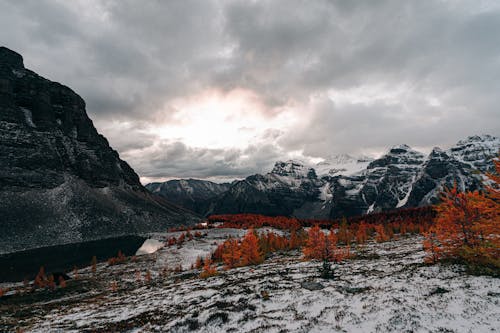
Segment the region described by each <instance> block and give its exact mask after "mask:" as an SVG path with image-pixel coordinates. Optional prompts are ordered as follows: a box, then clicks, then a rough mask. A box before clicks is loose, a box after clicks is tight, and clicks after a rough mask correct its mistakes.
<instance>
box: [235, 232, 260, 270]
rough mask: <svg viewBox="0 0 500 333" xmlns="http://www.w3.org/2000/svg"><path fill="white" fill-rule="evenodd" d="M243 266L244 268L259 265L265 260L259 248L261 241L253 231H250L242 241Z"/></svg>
mask: <svg viewBox="0 0 500 333" xmlns="http://www.w3.org/2000/svg"><path fill="white" fill-rule="evenodd" d="M241 255H242V258H241V264H242V265H243V266H248V265H258V264H260V263H262V261H263V260H264V258H263V255H262V252H261V250H260V248H259V240H258V238H257V236H256V235H255V232H254V230H253V229H249V230H248V232H247V233H246V235H245V237H244V238H243V240H242V241H241Z"/></svg>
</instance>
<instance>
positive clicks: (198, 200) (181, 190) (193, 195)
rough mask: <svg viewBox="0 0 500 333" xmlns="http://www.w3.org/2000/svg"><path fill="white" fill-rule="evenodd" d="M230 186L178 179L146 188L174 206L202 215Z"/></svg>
mask: <svg viewBox="0 0 500 333" xmlns="http://www.w3.org/2000/svg"><path fill="white" fill-rule="evenodd" d="M230 185H231V184H228V183H223V184H217V183H214V182H210V181H207V180H199V179H180V180H169V181H166V182H164V183H151V184H147V185H146V188H147V189H148V190H149V191H151V192H152V193H155V194H158V195H160V196H162V197H165V198H168V200H169V201H170V202H172V203H174V204H177V205H179V206H182V207H185V208H188V209H190V210H192V211H194V212H197V213H199V214H204V213H205V212H206V211H207V210H209V209H210V207H211V204H212V201H213V200H214V199H215V198H217V196H219V195H221V194H222V193H224V192H226V191H227V190H229V187H230Z"/></svg>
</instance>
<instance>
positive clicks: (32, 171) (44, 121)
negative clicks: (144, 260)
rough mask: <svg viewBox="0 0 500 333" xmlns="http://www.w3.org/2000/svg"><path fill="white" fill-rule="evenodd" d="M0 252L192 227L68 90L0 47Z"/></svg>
mask: <svg viewBox="0 0 500 333" xmlns="http://www.w3.org/2000/svg"><path fill="white" fill-rule="evenodd" d="M0 216H2V218H1V219H0V230H1V233H2V237H0V252H8V251H13V250H18V249H25V248H32V247H39V246H45V245H55V244H62V243H69V242H77V241H82V240H90V239H97V238H105V237H109V236H116V235H122V234H132V233H140V232H147V231H155V230H163V229H164V228H166V227H168V226H170V225H177V224H184V223H193V222H194V221H195V220H196V218H195V217H194V216H193V215H192V214H190V213H189V212H187V211H185V210H184V209H181V208H179V207H177V206H174V205H172V204H170V203H168V202H167V201H165V200H164V199H162V198H159V197H157V196H154V195H152V194H151V193H149V192H148V191H147V190H146V189H145V188H144V187H143V186H142V185H141V184H140V182H139V177H138V176H137V174H136V173H135V172H134V170H132V168H131V167H130V166H129V165H128V164H127V163H126V162H124V161H122V160H121V159H120V158H119V156H118V153H117V152H116V151H115V150H113V149H112V148H111V147H110V146H109V144H108V141H107V140H106V138H104V137H103V136H102V135H100V134H99V133H98V132H97V130H96V129H95V127H94V126H93V123H92V121H91V120H90V119H89V117H88V116H87V113H86V111H85V102H84V101H83V99H82V98H81V97H80V96H78V95H77V94H76V93H75V92H73V91H72V90H71V89H70V88H68V87H65V86H63V85H61V84H59V83H56V82H52V81H49V80H47V79H44V78H42V77H40V76H39V75H37V74H36V73H34V72H32V71H30V70H28V69H26V68H24V65H23V59H22V57H21V55H19V54H17V53H15V52H13V51H11V50H9V49H7V48H4V47H0Z"/></svg>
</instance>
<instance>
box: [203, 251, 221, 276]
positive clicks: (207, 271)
mask: <svg viewBox="0 0 500 333" xmlns="http://www.w3.org/2000/svg"><path fill="white" fill-rule="evenodd" d="M217 274H218V273H217V269H216V268H215V266H214V265H213V263H212V259H211V258H210V256H207V257H206V258H205V263H204V265H203V270H202V271H201V273H200V278H202V279H206V278H209V277H211V276H215V275H217Z"/></svg>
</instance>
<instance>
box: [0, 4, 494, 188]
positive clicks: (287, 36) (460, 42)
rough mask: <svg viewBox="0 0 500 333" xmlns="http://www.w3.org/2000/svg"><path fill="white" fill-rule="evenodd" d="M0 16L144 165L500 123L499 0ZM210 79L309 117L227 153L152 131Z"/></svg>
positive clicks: (203, 173)
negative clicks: (178, 100)
mask: <svg viewBox="0 0 500 333" xmlns="http://www.w3.org/2000/svg"><path fill="white" fill-rule="evenodd" d="M0 22H2V23H1V24H2V29H0V41H1V43H2V44H4V45H6V46H7V47H10V48H12V49H14V50H16V51H18V52H20V53H22V54H23V56H24V58H25V64H26V65H27V67H29V68H31V69H33V70H35V71H36V72H38V73H40V74H41V75H44V76H46V77H48V78H51V79H53V80H56V81H60V82H62V83H64V84H66V85H68V86H70V87H72V88H73V89H74V90H75V91H77V92H78V93H79V94H81V95H82V97H84V99H85V100H86V102H87V109H88V112H89V114H90V116H91V117H92V119H94V120H95V123H96V124H97V127H98V129H99V130H100V131H101V132H102V133H103V134H104V135H106V136H107V137H108V138H109V140H110V143H111V144H112V145H113V146H114V147H116V148H117V149H118V150H119V152H120V153H121V155H122V156H123V157H124V158H126V159H127V160H128V161H129V162H130V163H131V165H132V166H133V167H134V168H135V169H136V171H137V172H138V173H139V174H140V175H141V176H145V177H155V178H161V177H189V176H191V177H215V178H217V177H219V178H224V177H226V178H231V177H242V176H244V175H247V174H249V173H254V172H262V171H265V170H266V169H267V168H269V167H270V166H271V165H272V162H273V161H274V160H275V159H279V158H283V157H284V156H286V155H287V153H289V152H291V151H303V154H304V155H305V156H310V157H324V156H327V155H330V154H332V153H337V152H370V151H383V150H384V149H386V148H387V147H388V146H390V145H393V144H397V143H402V142H405V143H408V144H410V145H414V146H417V147H423V148H426V147H430V146H435V145H441V146H445V147H446V146H449V145H451V144H453V143H454V142H456V141H457V140H459V139H461V138H463V137H465V136H467V135H472V134H477V133H490V134H493V135H498V134H499V133H500V121H499V117H498V105H499V102H500V101H499V99H500V98H499V95H498V91H500V58H499V54H500V35H499V34H498V33H497V31H500V6H499V5H498V3H497V2H495V1H486V0H485V1H474V2H470V1H453V2H448V1H398V0H387V1H377V2H373V1H368V0H367V1H355V2H353V1H326V0H325V1H315V2H305V1H300V0H286V1H285V0H281V1H272V2H271V1H168V2H167V1H164V2H161V1H148V2H142V1H141V2H139V1H133V0H120V1H118V0H102V1H99V0H93V1H71V2H68V1H58V0H32V1H29V0H26V1H15V0H10V1H9V0H6V1H2V2H0ZM209 88H212V89H219V90H221V91H231V90H233V89H246V90H249V91H252V92H254V93H255V94H256V95H257V96H259V98H260V99H261V100H262V102H263V103H264V104H265V107H266V108H265V110H263V111H264V112H265V113H266V114H267V115H268V117H270V118H274V117H277V116H279V115H280V113H286V112H289V111H287V110H288V109H287V108H286V107H284V106H290V105H292V106H294V107H295V108H296V109H300V110H302V111H301V113H300V116H301V117H302V118H303V120H302V121H301V122H300V123H299V124H298V125H296V126H295V127H293V128H289V129H286V130H285V129H283V128H270V129H268V130H267V131H266V132H265V134H264V135H260V136H259V137H258V138H256V140H254V141H252V142H249V143H248V144H247V145H246V146H244V147H242V146H235V147H229V148H225V149H214V148H210V147H190V146H188V145H187V144H186V143H184V142H181V141H178V140H176V139H175V138H170V139H165V138H163V139H160V138H159V136H158V134H157V133H147V128H148V125H151V124H155V123H158V122H163V123H166V124H168V123H169V122H173V121H175V115H176V113H177V110H176V109H175V108H174V107H173V106H172V101H173V100H174V99H176V98H185V97H189V96H193V95H196V94H197V93H199V92H202V91H204V90H206V89H209ZM285 116H286V114H285ZM116 123H122V127H113V126H114V125H113V124H116ZM123 124H126V126H125V125H123ZM123 126H125V129H126V131H127V134H128V135H127V136H123V135H120V133H122V131H123ZM242 130H248V131H251V130H253V129H251V128H248V129H247V128H244V129H242Z"/></svg>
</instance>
